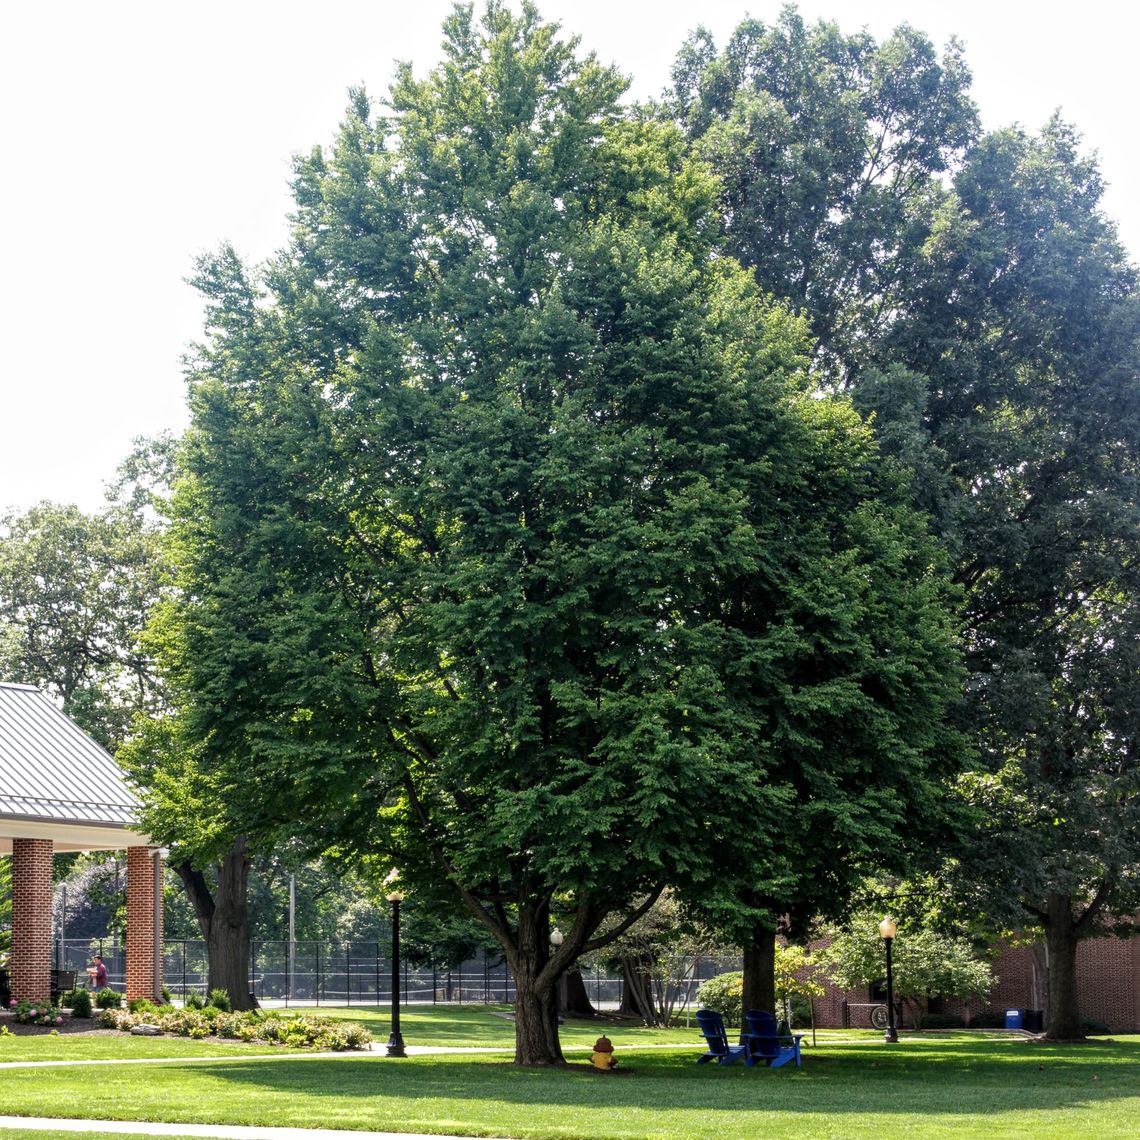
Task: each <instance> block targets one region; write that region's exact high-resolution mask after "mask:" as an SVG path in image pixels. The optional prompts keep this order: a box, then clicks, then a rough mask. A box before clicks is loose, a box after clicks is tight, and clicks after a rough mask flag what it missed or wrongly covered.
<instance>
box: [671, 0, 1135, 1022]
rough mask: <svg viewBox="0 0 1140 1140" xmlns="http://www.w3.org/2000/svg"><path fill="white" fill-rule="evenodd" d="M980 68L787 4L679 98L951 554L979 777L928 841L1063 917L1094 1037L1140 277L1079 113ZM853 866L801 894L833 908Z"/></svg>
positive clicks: (1061, 971) (832, 371)
mask: <svg viewBox="0 0 1140 1140" xmlns="http://www.w3.org/2000/svg"><path fill="white" fill-rule="evenodd" d="M968 79H969V75H968V71H967V70H966V68H965V66H964V63H963V61H962V58H961V55H960V53H959V51H958V49H957V48H956V46H955V45H953V44H952V45H951V47H950V48H949V50H948V51H947V52H946V53H945V54H944V55H943V57H942V59H940V60H939V59H937V58H936V57H935V55H934V53H933V51H932V49H931V47H930V44H929V43H928V42H927V41H926V40H925V39H924V37H922V36H921V35H920V34H918V33H916V32H915V31H914V30H913V29H909V28H905V27H904V28H902V29H900V30H899V31H898V32H897V33H896V34H895V35H894V36H892V37H890V38H889V39H887V40H886V41H884V42H883V43H882V44H881V45H880V44H876V43H874V41H873V40H872V39H871V38H870V37H868V36H867V35H866V34H859V35H855V36H844V35H842V34H841V33H840V32H839V30H838V29H837V28H836V27H834V26H833V25H830V24H818V25H816V26H815V27H807V26H805V24H804V23H803V21H802V20H801V19H800V17H799V16H798V15H797V14H796V13H795V12H794V10H785V12H784V14H783V15H782V16H781V17H780V19H779V20H778V21H777V23H776V24H775V25H773V26H771V27H765V26H764V25H761V24H759V23H758V22H756V21H746V22H745V23H744V24H742V25H741V27H740V29H738V31H737V33H736V34H735V35H734V36H733V37H732V39H731V40H730V42H729V45H728V46H727V47H726V48H725V50H724V51H723V52H720V53H718V52H717V51H716V50H715V47H714V45H713V44H712V42H711V40H710V39H709V38H708V37H707V36H705V35H698V36H696V37H695V38H694V39H693V40H692V41H691V42H690V43H689V44H688V45H687V46H686V48H685V49H684V51H683V52H682V54H681V56H680V57H679V60H678V64H677V68H676V70H675V85H674V91H673V93H672V95H671V97H670V99H669V100H668V102H667V105H668V108H669V110H670V112H671V113H672V114H673V115H674V116H675V117H676V118H677V119H678V120H679V121H680V122H681V123H683V124H684V126H685V128H686V130H687V132H688V134H689V136H690V138H691V139H692V145H693V147H694V148H695V150H696V152H697V153H699V154H703V155H706V156H709V157H711V158H713V159H714V160H716V162H717V165H718V168H719V169H720V170H722V171H723V172H724V178H723V191H722V203H723V206H724V209H725V213H726V218H727V223H726V224H727V240H728V245H729V248H730V249H731V250H732V251H733V252H734V253H735V254H736V255H737V256H738V257H739V258H740V259H741V260H742V261H744V262H745V264H747V265H748V266H749V267H750V268H752V270H753V271H754V273H755V274H756V276H757V279H758V280H759V281H760V282H761V284H762V285H763V286H764V287H765V288H767V289H770V290H771V291H772V292H773V293H775V294H776V295H778V296H782V297H787V298H789V299H791V300H792V301H793V303H794V304H795V305H796V306H797V307H798V308H799V309H800V310H801V311H802V313H803V315H804V316H805V318H806V319H807V320H809V321H810V322H811V327H812V329H813V330H814V331H815V332H816V333H817V334H818V335H819V338H820V342H819V347H818V349H817V352H816V356H815V359H814V366H815V375H816V376H817V378H818V379H819V381H820V383H821V384H824V385H827V384H829V383H832V382H834V381H835V380H839V381H841V382H843V383H845V384H846V385H848V386H849V387H850V388H851V389H852V391H853V393H854V396H855V400H856V402H857V404H858V405H859V406H860V407H861V408H862V409H863V410H864V411H865V412H867V413H870V414H872V415H873V416H874V419H875V424H876V430H877V432H878V435H879V437H880V440H881V441H882V443H883V445H884V447H885V448H886V450H887V451H888V452H890V453H891V454H892V455H894V456H895V457H896V458H897V459H899V460H900V461H901V462H902V463H903V465H904V466H905V467H906V468H907V469H908V470H909V471H910V473H911V478H912V487H913V494H914V497H915V500H916V501H917V502H918V503H920V504H921V505H922V506H923V507H924V508H925V509H926V510H928V511H929V512H930V515H931V520H932V533H933V534H934V535H936V536H937V537H938V538H939V539H940V540H941V542H942V543H943V545H944V546H945V549H946V551H947V552H948V555H949V557H950V559H951V561H952V563H953V565H954V573H955V576H956V578H957V580H958V584H959V586H960V588H961V590H962V595H963V600H964V601H963V612H962V622H961V625H962V631H963V638H964V643H965V645H966V647H967V650H968V657H967V666H968V683H967V686H966V697H967V699H966V701H965V702H964V705H963V708H962V714H963V715H962V718H961V720H960V724H961V726H962V728H963V729H964V731H965V732H966V733H967V734H968V736H969V738H970V740H971V742H972V743H973V745H974V747H975V748H976V750H977V752H978V755H979V757H980V759H981V761H982V769H981V771H980V772H979V774H978V775H977V776H976V777H975V778H973V779H971V780H969V781H967V782H966V784H965V786H964V788H963V791H964V793H965V794H964V796H963V802H964V803H965V804H966V805H967V806H969V807H970V808H972V809H974V811H973V820H974V822H973V823H972V824H967V823H965V821H964V823H963V826H962V827H961V828H960V830H959V842H958V843H957V844H956V845H954V847H953V848H951V847H950V846H948V845H947V840H946V838H939V839H938V840H937V842H936V843H935V845H934V846H935V847H936V848H938V847H941V846H946V848H947V850H951V849H953V850H955V851H956V854H957V856H958V858H957V860H956V863H955V866H956V869H957V871H958V872H959V873H960V874H961V875H962V876H964V882H965V884H969V886H968V888H967V886H965V885H964V886H963V888H962V889H963V890H966V889H969V891H970V895H971V897H973V898H974V899H976V901H977V906H978V908H979V909H980V910H981V912H982V913H985V914H988V915H990V916H991V917H992V918H993V920H994V921H995V922H1002V923H1004V922H1010V921H1016V922H1018V923H1026V922H1029V923H1040V924H1041V926H1042V927H1043V929H1044V931H1045V933H1046V937H1047V940H1048V942H1049V945H1050V948H1051V954H1050V959H1051V964H1052V969H1051V984H1052V987H1053V990H1052V994H1051V998H1050V1026H1049V1032H1050V1033H1051V1034H1053V1035H1055V1036H1075V1035H1078V1034H1079V1032H1080V1021H1079V1016H1078V1013H1077V1009H1076V1003H1075V987H1074V982H1073V977H1074V975H1073V965H1074V961H1075V948H1076V942H1077V940H1078V939H1079V938H1081V937H1086V936H1088V935H1091V934H1093V933H1095V932H1097V931H1098V930H1099V929H1102V928H1103V926H1104V924H1105V922H1106V921H1107V915H1108V914H1110V913H1111V912H1113V911H1115V913H1117V914H1125V913H1130V911H1131V910H1132V908H1133V907H1134V905H1135V896H1134V894H1133V893H1132V890H1131V884H1132V883H1133V882H1134V880H1135V875H1136V871H1137V868H1138V865H1140V864H1138V859H1137V856H1138V855H1140V849H1138V848H1137V847H1136V845H1135V835H1136V830H1135V822H1134V819H1133V812H1132V809H1133V806H1134V804H1135V796H1134V795H1133V794H1132V792H1131V788H1132V786H1133V781H1134V779H1135V761H1134V758H1133V757H1134V745H1133V743H1132V742H1133V740H1134V735H1133V731H1132V727H1131V724H1130V721H1129V716H1130V709H1131V705H1130V703H1129V702H1128V701H1127V700H1126V699H1125V698H1124V693H1125V692H1126V690H1127V686H1128V684H1129V681H1128V680H1126V678H1129V677H1130V676H1132V674H1131V673H1130V670H1131V668H1132V664H1131V661H1132V657H1131V654H1132V639H1131V635H1130V633H1129V630H1131V629H1133V628H1134V620H1135V619H1134V616H1133V611H1134V602H1133V599H1134V598H1135V583H1134V580H1133V579H1134V574H1135V566H1136V564H1137V562H1136V558H1135V551H1134V542H1135V536H1136V534H1137V529H1136V525H1135V523H1136V519H1135V513H1136V503H1137V498H1136V487H1135V474H1136V440H1137V438H1138V436H1137V431H1136V428H1137V421H1136V408H1137V386H1136V340H1137V338H1136V330H1137V324H1136V321H1137V317H1136V297H1135V279H1134V275H1133V272H1132V270H1131V268H1130V267H1129V265H1128V264H1127V260H1126V258H1125V257H1124V255H1123V252H1122V250H1121V249H1120V246H1119V243H1118V242H1117V240H1116V236H1115V233H1114V230H1113V227H1112V225H1111V224H1110V223H1109V222H1107V221H1106V219H1105V218H1104V217H1103V216H1102V215H1101V213H1100V208H1099V201H1100V194H1101V189H1102V187H1101V182H1100V178H1099V174H1098V172H1097V169H1096V165H1095V162H1093V161H1090V160H1089V159H1087V158H1084V157H1082V156H1081V154H1080V150H1079V140H1078V139H1077V138H1076V136H1075V133H1074V132H1073V131H1072V130H1071V129H1070V128H1067V127H1066V126H1065V125H1064V124H1062V123H1061V122H1059V121H1054V122H1053V123H1051V124H1050V125H1049V126H1048V127H1047V128H1046V129H1045V130H1044V131H1043V132H1042V133H1041V134H1040V135H1039V136H1036V137H1034V136H1031V135H1028V134H1027V133H1025V132H1023V131H1020V130H1008V131H998V132H995V133H993V134H990V135H986V136H984V137H981V138H978V137H977V124H976V118H975V115H974V111H973V108H972V106H971V104H970V102H969V99H968V91H967V87H968ZM918 838H919V839H925V838H929V836H923V835H919V836H918ZM918 846H921V843H920V844H919V845H918ZM927 846H929V844H927ZM833 885H834V886H835V887H836V888H838V889H837V890H829V891H825V892H823V893H822V894H821V893H820V892H818V890H817V880H815V879H814V878H812V877H808V878H806V879H801V881H800V884H799V887H806V888H807V894H806V896H805V897H803V898H802V900H801V899H800V896H799V894H798V890H799V887H796V886H795V885H794V884H793V885H790V889H788V890H787V891H786V892H785V899H784V901H785V903H787V904H789V909H790V910H791V912H792V913H793V915H794V914H795V913H796V912H797V911H798V912H800V913H808V912H810V910H811V909H812V907H813V906H816V907H818V908H819V909H821V910H822V911H823V912H824V913H827V912H829V911H830V910H832V909H833V908H837V907H840V906H841V904H842V903H843V900H844V893H845V891H846V889H847V886H848V885H849V881H848V883H844V882H843V881H836V882H834V884H833ZM801 902H802V905H801ZM792 904H794V905H792ZM765 960H768V955H765Z"/></svg>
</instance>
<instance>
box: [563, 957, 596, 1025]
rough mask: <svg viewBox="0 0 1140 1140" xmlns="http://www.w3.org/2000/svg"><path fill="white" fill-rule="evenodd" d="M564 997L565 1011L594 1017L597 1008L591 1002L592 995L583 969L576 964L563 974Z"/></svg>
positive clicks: (580, 1015)
mask: <svg viewBox="0 0 1140 1140" xmlns="http://www.w3.org/2000/svg"><path fill="white" fill-rule="evenodd" d="M562 982H563V989H564V997H563V1001H562V1011H563V1013H572V1014H573V1015H574V1016H575V1017H594V1016H595V1015H596V1013H597V1010H596V1009H594V1007H593V1005H592V1004H591V1002H590V995H589V994H588V993H587V992H586V980H585V978H583V977H582V971H581V970H580V969H579V968H578V967H577V966H575V967H574V968H573V969H572V970H567V971H566V973H565V974H563V975H562Z"/></svg>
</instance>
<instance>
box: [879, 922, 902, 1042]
mask: <svg viewBox="0 0 1140 1140" xmlns="http://www.w3.org/2000/svg"><path fill="white" fill-rule="evenodd" d="M897 933H898V927H897V926H896V925H895V920H894V919H893V918H891V917H890V915H888V916H887V917H886V918H884V919H883V921H882V922H880V923H879V934H880V935H881V936H882V939H883V941H884V942H885V943H886V944H887V1032H886V1034H885V1035H884V1038H883V1040H884V1041H886V1042H887V1043H888V1044H890V1045H894V1044H896V1043H897V1042H898V1039H899V1031H898V1030H897V1029H896V1028H895V981H894V975H893V974H892V973H891V943H892V942H893V941H894V940H895V935H896V934H897Z"/></svg>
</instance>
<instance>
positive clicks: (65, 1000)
mask: <svg viewBox="0 0 1140 1140" xmlns="http://www.w3.org/2000/svg"><path fill="white" fill-rule="evenodd" d="M59 1000H60V1003H61V1004H62V1005H64V1006H65V1007H66V1008H68V1009H70V1010H71V1016H72V1017H82V1018H88V1017H90V1016H91V994H90V993H89V992H88V991H87V990H68V991H67V992H66V993H65V994H63V995H62V996H61V997H60V999H59Z"/></svg>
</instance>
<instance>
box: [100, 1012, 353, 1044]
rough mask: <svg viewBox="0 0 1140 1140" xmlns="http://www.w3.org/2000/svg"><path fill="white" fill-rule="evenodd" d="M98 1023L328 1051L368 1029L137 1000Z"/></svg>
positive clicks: (308, 1018)
mask: <svg viewBox="0 0 1140 1140" xmlns="http://www.w3.org/2000/svg"><path fill="white" fill-rule="evenodd" d="M102 1024H103V1025H105V1026H107V1027H108V1028H112V1029H118V1030H121V1031H123V1032H129V1031H130V1030H131V1029H132V1028H133V1027H134V1026H136V1025H143V1024H146V1025H153V1026H155V1027H157V1028H159V1029H161V1030H162V1031H163V1032H164V1033H170V1034H173V1035H176V1036H179V1037H189V1038H192V1039H194V1040H202V1039H203V1038H206V1037H220V1038H223V1039H226V1038H228V1039H231V1040H235V1041H246V1042H268V1043H271V1044H274V1045H282V1046H286V1047H288V1048H293V1049H317V1050H334V1051H337V1052H340V1051H343V1050H349V1049H366V1048H368V1046H369V1045H370V1044H371V1042H372V1034H371V1033H370V1032H369V1031H368V1030H367V1029H366V1028H365V1027H364V1026H362V1025H357V1024H354V1023H353V1022H343V1021H335V1020H333V1019H331V1018H325V1017H317V1016H313V1015H310V1014H300V1015H290V1014H278V1015H266V1014H262V1013H259V1012H239V1013H233V1012H231V1011H230V1010H228V1009H222V1008H221V1007H219V1006H215V1005H210V1006H207V1007H206V1008H204V1009H192V1008H190V1007H189V1006H185V1007H183V1008H182V1009H174V1008H171V1007H168V1006H156V1005H154V1004H153V1003H150V1002H148V1003H145V1005H144V1004H142V1003H140V1006H139V1008H138V1009H136V1010H131V1009H128V1010H119V1009H110V1010H107V1011H105V1013H104V1014H103V1017H102Z"/></svg>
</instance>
